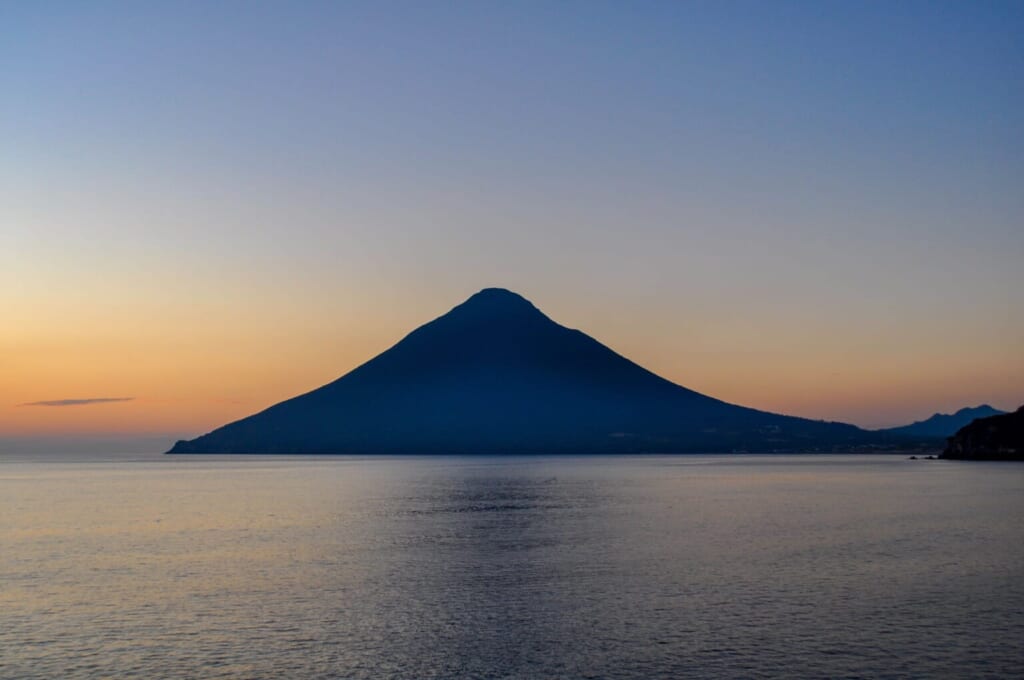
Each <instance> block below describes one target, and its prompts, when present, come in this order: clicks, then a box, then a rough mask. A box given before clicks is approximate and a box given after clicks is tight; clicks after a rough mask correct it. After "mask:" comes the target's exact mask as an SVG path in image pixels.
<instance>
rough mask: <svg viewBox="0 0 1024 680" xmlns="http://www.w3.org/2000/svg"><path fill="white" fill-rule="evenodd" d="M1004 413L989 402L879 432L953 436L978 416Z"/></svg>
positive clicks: (920, 435)
mask: <svg viewBox="0 0 1024 680" xmlns="http://www.w3.org/2000/svg"><path fill="white" fill-rule="evenodd" d="M1002 413H1004V411H1000V410H999V409H995V408H992V407H991V406H989V405H988V404H982V405H981V406H974V407H973V408H972V407H968V408H962V409H960V410H959V411H957V412H956V413H936V414H935V415H933V416H932V417H930V418H928V419H926V420H918V421H917V422H914V423H911V424H910V425H903V426H901V427H890V428H888V429H885V430H879V432H885V433H888V434H893V435H898V436H902V435H906V436H910V437H943V438H944V437H951V436H952V435H953V434H955V433H956V431H957V430H959V429H960V428H962V427H963V426H964V425H967V424H969V423H971V422H972V421H974V420H977V419H978V418H987V417H989V416H998V415H1001V414H1002Z"/></svg>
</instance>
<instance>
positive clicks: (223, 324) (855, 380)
mask: <svg viewBox="0 0 1024 680" xmlns="http://www.w3.org/2000/svg"><path fill="white" fill-rule="evenodd" d="M1022 35H1024V4H1022V3H1019V2H1006V3H1000V2H949V3H942V2H923V3H919V2H900V3H890V2H877V3H872V2H846V3H833V2H796V3H789V2H772V3H768V2H750V3H746V2H667V3H657V2H637V3H627V2H618V3H603V2H547V3H540V2H538V3H533V2H521V3H498V2H454V3H425V2H411V3H402V2H368V3H355V2H345V3H341V2H338V3H334V2H330V3H327V2H325V3H314V2H307V3H291V2H268V3H248V2H239V3H232V2H213V3H208V2H195V3H178V2H174V3H170V2H168V3H135V2H123V3H116V2H102V1H99V2H89V3H82V2H67V3H65V2H38V3H37V2H21V3H3V5H2V6H0V64H2V65H3V68H0V97H2V102H3V106H2V108H0V314H2V316H0V437H4V436H7V437H41V436H55V435H73V436H78V435H84V434H90V435H92V436H101V435H102V436H107V435H111V436H113V435H117V436H122V435H132V436H140V437H141V436H150V435H157V436H164V435H166V436H167V437H168V438H169V439H171V438H176V437H185V436H194V435H196V434H199V433H201V432H204V431H207V430H209V429H211V428H213V427H215V426H217V425H220V424H222V423H224V422H227V421H229V420H233V419H236V418H238V417H241V416H244V415H247V414H250V413H252V412H255V411H257V410H260V409H262V408H264V407H266V406H268V405H270V404H272V403H274V402H277V401H279V400H281V399H284V398H287V397H290V396H293V395H295V394H298V393H300V392H304V391H307V390H309V389H312V388H314V387H317V386H319V385H321V384H323V383H326V382H328V381H330V380H333V379H334V378H336V377H338V376H340V375H342V374H343V373H345V372H347V371H348V370H350V369H351V368H354V367H355V366H356V365H358V364H360V363H362V362H363V361H365V360H367V359H369V358H371V357H372V356H374V355H375V354H377V353H378V352H380V351H382V350H384V349H386V348H387V347H388V346H390V345H391V344H393V343H394V342H396V341H397V340H399V339H400V338H401V337H402V335H404V334H405V333H406V332H408V331H409V330H411V329H413V328H414V327H415V326H417V325H419V324H421V323H423V322H426V321H428V320H430V319H431V318H434V317H436V316H438V315H440V314H442V313H444V312H446V311H447V310H448V309H450V308H451V307H452V306H454V305H455V304H457V303H459V302H461V301H462V300H463V299H465V298H466V297H468V296H469V295H470V294H472V293H473V292H475V291H476V290H478V289H480V288H483V287H486V286H501V287H506V288H510V289H512V290H515V291H517V292H519V293H521V294H522V295H524V296H526V297H527V298H529V299H530V300H532V301H533V302H534V303H535V304H536V305H537V306H539V307H540V308H541V309H542V310H543V311H545V312H546V313H547V314H548V315H549V316H551V317H552V318H554V319H555V320H556V321H559V322H560V323H563V324H565V325H568V326H572V327H576V328H580V329H582V330H584V331H586V332H587V333H589V334H591V335H593V336H594V337H596V338H597V339H598V340H600V341H602V342H604V343H605V344H608V345H609V346H611V347H612V348H613V349H615V350H617V351H619V352H620V353H622V354H625V355H626V356H628V357H630V358H631V359H633V360H635V361H637V362H638V363H640V364H642V365H644V366H646V367H648V368H650V369H652V370H654V371H655V372H657V373H660V374H661V375H664V376H665V377H667V378H669V379H671V380H673V381H676V382H678V383H680V384H683V385H685V386H687V387H690V388H692V389H696V390H699V391H701V392H704V393H707V394H710V395H712V396H715V397H719V398H722V399H725V400H728V401H732V402H736V403H740V404H744V405H749V406H754V407H757V408H761V409H767V410H772V411H778V412H783V413H789V414H796V415H802V416H807V417H813V418H827V419H835V420H843V421H847V422H853V423H856V424H859V425H863V426H884V425H891V424H901V423H904V422H908V421H910V420H915V419H919V418H922V417H925V416H927V415H929V414H931V413H932V412H935V411H951V410H955V409H957V408H959V407H962V406H966V405H975V404H979V403H983V402H988V403H991V404H992V405H994V406H997V407H1001V408H1003V409H1010V408H1015V407H1016V406H1018V405H1020V404H1021V403H1022V402H1024V302H1022V300H1024V293H1022V291H1024V266H1022V260H1024V115H1022V111H1024V77H1022V74H1024V41H1022V40H1021V36H1022ZM100 398H103V399H113V398H117V399H125V400H119V401H106V402H98V403H89V404H74V405H25V404H31V403H34V402H41V401H61V400H67V399H100ZM129 398H130V399H129Z"/></svg>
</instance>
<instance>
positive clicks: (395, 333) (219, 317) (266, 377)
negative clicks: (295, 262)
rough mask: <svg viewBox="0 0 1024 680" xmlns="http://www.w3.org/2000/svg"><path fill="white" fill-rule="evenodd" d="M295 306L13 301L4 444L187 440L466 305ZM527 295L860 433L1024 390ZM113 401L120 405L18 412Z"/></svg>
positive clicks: (873, 357)
mask: <svg viewBox="0 0 1024 680" xmlns="http://www.w3.org/2000/svg"><path fill="white" fill-rule="evenodd" d="M157 297H158V298H159V296H157ZM434 297H435V298H440V297H442V296H441V295H435V296H434ZM527 297H530V296H529V295H528V296H527ZM292 299H294V298H290V297H289V296H281V298H280V299H278V300H277V301H276V304H274V305H271V304H269V303H270V302H272V301H273V300H272V299H271V298H269V297H264V298H263V300H264V303H265V304H263V305H259V306H252V305H250V306H248V307H246V306H245V305H244V299H242V298H239V299H236V300H234V304H228V303H227V301H226V300H223V299H222V300H220V301H215V300H214V299H212V298H210V297H209V296H208V297H206V298H203V297H201V296H197V297H195V298H192V299H190V300H189V301H188V302H187V303H185V304H163V305H155V306H147V305H146V304H144V300H143V298H139V299H138V300H137V302H136V303H135V304H134V305H133V304H124V303H122V304H124V306H123V307H122V308H121V309H114V308H106V309H103V308H102V307H101V306H95V305H94V306H93V307H91V308H90V307H82V306H79V305H77V304H75V303H73V302H66V303H65V302H53V301H51V303H50V304H49V306H47V305H30V304H27V303H25V302H24V301H22V303H21V304H20V305H18V306H17V308H16V312H18V313H16V314H15V316H16V321H17V323H16V324H14V325H13V326H10V327H8V330H6V331H5V332H4V334H3V336H2V337H0V349H2V353H3V356H4V358H5V362H4V363H5V365H4V366H3V372H4V380H3V383H2V387H0V404H2V407H0V435H17V436H34V435H62V434H112V433H113V434H140V435H141V434H167V435H174V436H194V435H196V434H200V433H202V432H206V431H209V430H211V429H213V428H215V427H218V426H219V425H222V424H225V423H227V422H230V421H233V420H236V419H238V418H241V417H244V416H246V415H249V414H252V413H255V412H257V411H260V410H262V409H264V408H266V407H268V406H270V405H272V404H274V403H276V402H278V401H281V400H283V399H287V398H289V397H292V396H295V395H297V394H301V393H303V392H306V391H308V390H311V389H314V388H316V387H319V386H320V385H323V384H325V383H327V382H330V381H331V380H334V379H335V378H337V377H340V376H341V375H343V374H344V373H346V372H348V371H349V370H351V369H352V368H355V367H356V366H357V365H359V364H361V363H363V362H364V361H366V360H368V359H370V358H372V357H373V356H375V355H376V354H378V353H379V352H381V351H383V350H385V349H387V348H388V347H389V346H391V345H392V344H394V343H395V342H397V341H398V340H399V339H400V338H401V337H402V336H404V334H405V333H406V332H408V331H410V330H412V329H413V328H414V327H416V326H419V325H420V324H422V323H424V322H426V321H428V320H430V319H431V318H434V317H435V316H438V315H440V314H443V313H444V312H446V311H447V310H448V308H450V307H451V306H453V305H454V304H456V303H457V302H461V300H462V299H461V298H460V299H457V300H454V301H452V302H450V303H449V304H444V303H436V302H435V303H434V304H432V305H431V304H429V303H428V302H427V301H422V302H420V301H416V300H414V303H416V304H415V308H414V307H413V306H408V307H406V308H399V307H398V306H397V305H395V304H391V303H393V302H395V301H396V300H388V303H389V304H386V305H383V306H382V307H380V309H385V310H386V311H385V312H384V313H377V314H373V313H370V312H371V311H372V310H374V309H378V307H376V306H374V305H371V304H369V303H368V301H367V300H364V299H359V298H352V299H350V300H348V301H346V300H342V299H337V300H335V301H334V303H333V304H332V305H331V306H332V307H333V308H334V309H333V311H332V313H324V310H323V309H322V308H318V307H317V306H316V305H313V304H311V303H310V304H307V305H306V306H305V307H304V306H302V305H296V304H293V303H292V302H291V300H292ZM533 301H534V302H535V304H537V305H538V306H539V307H540V308H541V309H542V311H545V312H546V313H548V315H549V316H551V317H552V318H554V319H555V320H556V321H559V322H561V323H563V324H565V325H568V326H571V327H576V328H580V329H582V330H584V331H585V332H588V333H590V334H591V335H593V336H594V337H596V338H597V339H598V340H600V341H602V342H604V343H605V344H608V345H609V346H610V347H612V348H613V349H615V350H616V351H618V352H620V353H622V354H624V355H625V356H627V357H629V358H630V359H632V360H634V361H636V362H637V363H639V364H641V365H643V366H645V367H647V368H649V369H651V370H653V371H655V372H656V373H659V374H661V375H663V376H665V377H667V378H669V379H671V380H673V381H675V382H678V383H680V384H682V385H685V386H687V387H689V388H691V389H696V390H698V391H701V392H703V393H705V394H708V395H711V396H714V397H717V398H720V399H724V400H726V401H731V402H734V403H739V404H743V405H746V406H752V407H755V408H760V409H765V410H770V411H775V412H781V413H787V414H793V415H800V416H805V417H810V418H821V419H828V420H841V421H845V422H853V423H855V424H859V425H862V426H868V427H872V426H887V425H894V424H900V423H903V422H910V421H911V420H915V419H920V418H923V417H926V416H928V415H930V414H931V413H932V412H934V411H946V412H948V411H951V410H956V409H957V408H960V407H963V406H968V405H972V406H973V405H976V404H979V403H983V402H989V403H992V404H993V405H995V406H996V407H1000V408H1003V409H1010V408H1014V407H1015V406H1016V401H1017V400H1019V399H1020V398H1021V397H1022V396H1024V395H1021V393H1020V385H1024V366H1022V362H1021V359H1020V357H1019V356H1013V355H1011V353H1009V352H1005V353H1004V355H1003V356H998V355H993V354H992V353H991V352H988V353H980V352H976V353H961V354H958V355H955V356H951V355H949V354H946V355H929V354H927V353H922V352H917V353H915V352H912V351H910V350H909V347H912V346H913V343H912V342H911V343H909V344H908V345H907V347H904V348H900V347H896V346H885V345H883V346H882V347H880V348H879V347H870V346H866V345H867V343H866V342H865V339H864V338H863V337H857V336H856V335H855V336H853V337H851V336H850V335H849V333H847V334H846V335H838V334H837V335H836V336H832V335H831V334H830V333H831V331H829V330H827V329H826V330H821V329H819V330H818V331H816V332H814V333H809V332H808V331H805V330H800V331H795V330H792V326H786V325H784V326H775V327H769V326H766V327H765V328H763V329H762V332H761V333H760V334H759V335H757V336H756V339H755V336H753V335H751V334H750V332H749V329H744V328H741V327H738V326H736V324H734V323H733V324H730V323H724V322H723V323H722V324H720V326H719V327H717V328H716V326H715V325H714V320H709V321H707V322H705V323H703V324H700V327H701V328H702V329H703V331H702V334H697V333H694V332H693V331H692V330H690V331H689V332H687V329H686V328H684V327H683V324H682V323H681V322H674V321H673V320H672V319H668V320H666V317H665V315H663V314H657V313H656V310H655V309H652V308H643V307H637V306H633V307H631V308H629V310H630V311H629V318H628V319H626V320H624V319H623V318H622V316H621V315H616V314H614V311H615V310H612V309H608V308H605V310H606V311H607V312H608V314H607V315H605V316H597V315H592V316H591V317H590V318H584V317H582V316H577V317H576V318H573V315H572V310H571V309H570V307H569V305H567V304H565V302H562V303H561V304H556V305H555V308H554V309H552V308H551V307H550V306H545V305H544V301H543V299H534V300H533ZM307 302H309V301H307ZM570 304H571V301H570ZM560 307H564V309H562V308H560ZM428 308H429V311H426V310H427V309H428ZM228 309H233V310H235V311H234V312H233V313H230V314H227V313H225V312H226V310H228ZM40 311H45V312H47V313H46V314H40V313H39V312H40ZM591 314H593V310H591ZM681 318H685V319H687V321H688V325H689V324H692V321H693V319H692V318H690V317H687V316H686V315H683V316H682V317H681ZM325 320H327V321H326V322H325ZM647 327H653V328H654V329H655V330H656V331H657V334H652V333H649V332H648V331H646V330H641V329H646V328H647ZM11 329H13V330H14V332H11ZM877 344H878V343H877V338H876V345H877ZM837 358H841V359H842V361H839V360H838V359H837ZM937 367H940V368H941V371H937V370H936V368H937ZM109 397H132V400H131V401H123V402H114V403H96V404H87V405H74V406H27V405H24V404H27V403H31V402H39V401H44V400H59V399H80V398H109Z"/></svg>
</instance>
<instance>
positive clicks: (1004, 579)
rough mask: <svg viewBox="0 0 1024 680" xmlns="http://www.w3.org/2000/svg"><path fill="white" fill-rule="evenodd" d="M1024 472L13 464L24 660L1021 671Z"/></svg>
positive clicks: (459, 669)
mask: <svg viewBox="0 0 1024 680" xmlns="http://www.w3.org/2000/svg"><path fill="white" fill-rule="evenodd" d="M1022 498H1024V468H1022V467H1019V466H1013V465H1000V464H973V463H972V464H962V463H952V462H945V461H936V462H913V461H907V460H904V459H903V458H902V457H896V456H860V457H857V456H831V455H829V456H822V455H815V456H682V457H606V458H582V457H532V458H499V457H481V458H445V457H398V458H390V459H359V458H334V457H331V458H294V459H280V458H247V457H232V458H230V459H224V458H213V457H201V458H193V457H157V456H149V457H146V456H140V457H129V458H124V457H121V458H118V457H115V456H107V457H102V456H101V457H93V458H82V457H70V456H60V455H52V456H45V457H39V456H36V457H31V458H30V457H11V456H7V457H2V458H0V584H2V587H0V650H2V653H0V676H2V677H4V678H23V679H24V678H53V677H65V678H85V677H98V676H117V677H127V676H136V677H247V678H252V677H365V678H371V677H382V676H385V677H386V676H397V677H409V678H429V677H451V676H463V677H493V678H504V677H508V678H515V677H610V678H643V677H650V676H651V675H652V674H655V673H660V674H662V675H671V676H675V677H738V676H740V677H769V676H773V677H777V676H780V675H804V676H817V677H841V676H853V675H856V676H860V677H896V676H918V677H925V676H927V677H952V676H957V677H1011V676H1020V675H1021V674H1024V642H1022V641H1024V616H1022V612H1024V528H1022V526H1021V523H1020V521H1019V519H1020V516H1021V511H1022V500H1021V499H1022Z"/></svg>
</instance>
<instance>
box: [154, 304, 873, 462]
mask: <svg viewBox="0 0 1024 680" xmlns="http://www.w3.org/2000/svg"><path fill="white" fill-rule="evenodd" d="M876 438H877V435H874V434H873V433H869V432H866V431H864V430H861V429H859V428H857V427H855V426H853V425H846V424H842V423H832V422H822V421H814V420H807V419H804V418H796V417H791V416H784V415H777V414H774V413H767V412H764V411H758V410H755V409H751V408H745V407H742V406H736V405H733V404H728V403H726V402H724V401H720V400H718V399H714V398H712V397H708V396H705V395H703V394H699V393H697V392H694V391H693V390H690V389H687V388H685V387H681V386H679V385H676V384H674V383H672V382H670V381H668V380H665V379H664V378H661V377H659V376H657V375H655V374H654V373H652V372H650V371H648V370H646V369H644V368H642V367H640V366H638V365H637V364H635V363H633V362H632V361H630V360H628V359H626V358H624V357H622V356H620V355H619V354H616V353H615V352H614V351H612V350H611V349H609V348H608V347H605V346H604V345H602V344H601V343H599V342H597V341H596V340H594V339H593V338H591V337H589V336H587V335H585V334H584V333H582V332H580V331H578V330H572V329H569V328H566V327H564V326H560V325H559V324H557V323H555V322H554V321H552V320H551V319H549V318H548V317H547V316H545V315H544V314H543V313H541V312H540V311H539V310H538V309H537V308H536V307H534V306H533V305H532V304H531V303H530V302H529V301H527V300H525V299H524V298H522V297H520V296H519V295H516V294H515V293H512V292H510V291H507V290H503V289H499V288H489V289H485V290H482V291H480V292H479V293H477V294H476V295H473V296H472V297H471V298H469V299H468V300H467V301H466V302H464V303H463V304H461V305H459V306H457V307H455V308H454V309H452V310H451V311H450V312H448V313H447V314H445V315H444V316H441V317H440V318H438V319H435V320H434V321H431V322H430V323H427V324H425V325H424V326H421V327H420V328H418V329H416V330H414V331H413V332H412V333H410V334H409V335H408V336H406V337H405V338H404V339H403V340H402V341H401V342H399V343H398V344H397V345H395V346H394V347H392V348H391V349H389V350H387V351H385V352H384V353H382V354H380V355H378V356H377V357H375V358H374V359H371V360H370V361H368V362H366V363H365V364H363V365H362V366H359V367H358V368H356V369H355V370H353V371H351V372H350V373H348V374H347V375H345V376H343V377H341V378H339V379H338V380H335V381H334V382H332V383H330V384H328V385H325V386H323V387H321V388H319V389H316V390H313V391H312V392H309V393H307V394H303V395H301V396H298V397H295V398H293V399H289V400H288V401H284V402H282V403H280V404H277V405H275V406H271V407H270V408H268V409H267V410H265V411H262V412H260V413H257V414H255V415H252V416H249V417H248V418H244V419H242V420H239V421H237V422H234V423H231V424H229V425H225V426H223V427H221V428H219V429H217V430H214V431H213V432H211V433H209V434H206V435H203V436H201V437H198V438H197V439H193V440H191V441H179V442H178V443H176V444H175V445H174V447H173V449H172V450H171V451H170V453H296V454H300V453H307V454H312V453H352V454H400V453H542V452H551V453H553V452H580V453H634V452H697V451H708V452H710V451H736V450H742V451H773V450H782V451H792V450H801V451H807V450H815V449H817V450H849V449H850V448H851V447H856V446H860V445H868V444H870V443H871V442H872V441H873V440H874V439H876Z"/></svg>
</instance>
